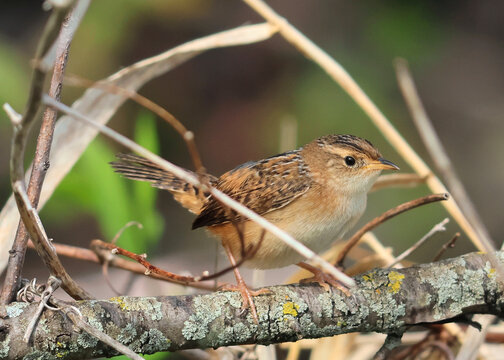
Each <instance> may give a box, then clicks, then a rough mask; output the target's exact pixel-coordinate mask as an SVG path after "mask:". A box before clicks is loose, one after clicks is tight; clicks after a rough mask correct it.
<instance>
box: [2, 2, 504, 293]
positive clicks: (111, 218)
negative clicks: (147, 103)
mask: <svg viewBox="0 0 504 360" xmlns="http://www.w3.org/2000/svg"><path fill="white" fill-rule="evenodd" d="M269 4H270V5H272V6H273V7H274V8H275V9H276V10H277V11H278V12H279V13H280V14H282V15H283V16H285V17H286V18H287V19H288V20H289V21H290V22H291V23H292V24H294V25H295V26H296V27H298V28H299V29H300V30H301V31H302V32H304V33H305V34H306V35H307V36H308V37H309V38H311V39H312V40H313V41H314V42H315V43H317V44H318V45H320V46H321V47H322V48H323V49H325V50H326V51H327V52H328V53H329V54H330V55H332V56H333V57H334V58H335V59H336V60H338V61H339V62H340V63H341V64H342V65H343V66H344V67H345V68H346V69H347V70H348V71H349V72H350V74H351V75H352V76H353V77H354V78H355V79H356V80H357V82H358V83H359V84H360V85H361V86H362V87H363V89H364V90H365V91H366V92H367V94H368V95H369V96H370V97H371V99H373V101H374V102H375V103H376V104H377V105H378V107H379V108H380V109H381V110H382V111H383V112H384V113H385V115H386V116H388V118H389V119H390V120H391V121H392V123H393V124H394V125H395V126H396V127H397V128H398V129H399V130H400V131H401V133H402V134H403V136H404V137H405V138H406V139H407V140H408V141H409V142H410V143H411V144H412V145H413V146H414V148H415V149H416V150H417V151H418V152H419V153H420V154H421V155H422V156H423V157H424V159H425V160H426V161H427V162H428V163H431V161H430V159H429V158H428V156H427V154H426V151H425V150H424V148H423V146H422V144H421V142H420V140H419V137H418V135H417V133H416V130H415V128H414V126H413V123H412V121H411V119H410V116H409V114H408V112H407V110H406V107H405V105H404V101H403V99H402V97H401V95H400V93H399V90H398V87H397V84H396V79H395V74H394V70H393V60H394V59H395V58H396V57H404V58H406V59H407V60H408V61H409V62H410V66H411V70H412V72H413V75H414V77H415V80H416V82H417V86H418V89H419V92H420V95H421V97H422V100H423V101H424V104H425V106H426V108H427V111H428V113H429V115H430V117H431V119H432V120H433V122H434V126H435V127H436V129H437V131H438V132H439V136H440V137H441V139H442V140H443V143H444V145H445V147H446V149H447V151H448V154H449V155H450V156H451V159H452V160H453V162H454V164H455V167H456V169H457V171H458V174H459V175H460V177H461V178H462V180H463V182H464V184H465V186H466V187H467V190H468V192H469V194H470V195H471V197H472V199H473V200H474V203H475V205H476V207H477V209H478V210H479V212H480V215H481V217H482V218H483V220H484V222H485V224H486V225H487V226H488V228H489V230H490V233H491V235H492V236H493V238H494V239H495V240H496V241H497V242H498V244H497V245H499V246H500V242H501V241H502V238H503V234H504V223H503V222H502V212H503V210H504V207H503V204H504V201H503V200H504V196H503V192H502V191H501V188H502V184H503V183H504V161H503V160H502V156H503V155H504V142H503V141H502V139H503V135H504V121H503V120H504V118H503V114H504V96H503V94H504V47H503V44H504V21H503V14H504V2H501V1H486V2H482V1H478V0H466V1H408V2H404V1H398V0H397V1H382V2H375V1H359V2H355V1H340V0H336V1H306V0H304V1H302V0H271V1H269ZM1 9H2V11H0V103H2V104H3V103H4V102H8V103H10V104H11V105H12V106H13V107H14V108H15V109H16V110H18V111H19V112H22V110H23V107H24V104H25V101H26V98H27V89H28V84H29V81H30V73H31V71H30V59H31V58H32V56H33V54H34V51H35V46H36V43H37V40H38V39H39V36H40V32H41V29H42V28H43V26H44V24H45V20H46V19H47V13H45V12H44V11H43V10H42V9H41V2H39V1H26V0H25V1H20V0H18V1H3V2H2V5H1ZM256 22H262V19H261V18H259V17H258V16H257V15H256V14H255V13H254V12H253V11H252V10H251V9H250V8H249V7H248V6H246V5H245V4H244V3H242V2H241V1H225V0H212V1H211V0H172V1H164V0H150V1H147V2H139V1H132V0H123V1H120V2H118V1H116V0H100V1H94V2H92V4H91V6H90V8H89V10H88V13H87V15H86V16H85V18H84V20H83V22H82V25H81V26H80V28H79V30H78V32H77V35H76V37H75V39H74V41H73V43H72V48H71V51H70V58H69V63H68V67H67V73H73V74H78V75H81V76H83V77H86V78H89V79H93V80H98V79H101V78H104V77H106V76H108V75H110V74H111V73H114V72H116V71H118V70H119V69H120V68H121V67H125V66H128V65H130V64H132V63H134V62H136V61H139V60H141V59H144V58H146V57H150V56H153V55H156V54H158V53H160V52H163V51H165V50H168V49H170V48H172V47H174V46H176V45H179V44H181V43H184V42H186V41H190V40H193V39H195V38H198V37H202V36H205V35H209V34H212V33H216V32H219V31H222V30H226V29H230V28H233V27H236V26H239V25H243V24H248V23H256ZM140 93H141V94H142V95H145V96H147V97H148V98H150V99H151V100H153V101H155V102H157V103H159V104H160V105H162V106H164V107H165V108H166V109H167V110H168V111H170V112H172V113H173V114H174V115H175V116H176V117H178V119H180V120H181V121H182V122H183V123H184V124H185V126H186V127H188V128H189V129H191V130H192V131H193V132H194V133H195V136H196V142H197V144H198V146H199V149H200V151H201V153H202V154H203V161H204V164H205V166H206V168H207V169H208V171H209V172H210V173H212V174H214V175H220V174H222V173H223V172H225V171H227V170H229V169H231V168H233V167H235V166H237V165H238V164H240V163H243V162H245V161H248V160H256V159H261V158H264V157H267V156H270V155H273V154H275V153H278V152H280V151H284V150H287V149H285V148H282V145H281V143H280V139H281V134H282V128H284V127H285V126H284V125H285V124H293V123H294V124H296V127H297V139H296V143H297V144H296V146H300V145H303V144H304V143H306V142H309V141H311V140H312V139H314V138H316V137H318V136H321V135H324V134H330V133H350V134H355V135H358V136H361V137H365V138H367V139H369V140H370V141H372V142H373V143H374V144H375V145H377V147H378V148H379V149H380V150H381V152H382V154H383V155H384V157H386V158H387V159H390V160H392V161H394V162H396V163H397V164H398V165H400V166H401V170H402V171H403V172H408V171H410V169H409V168H408V166H406V165H405V163H404V162H403V161H402V160H401V159H400V158H399V156H398V155H397V154H396V153H395V151H394V150H393V149H392V148H391V147H390V146H389V145H388V144H387V142H386V141H385V140H384V138H383V137H382V135H381V134H380V133H379V132H378V131H377V129H376V128H375V127H374V126H373V125H372V123H371V122H370V120H369V119H368V118H367V117H366V115H365V114H364V113H363V111H362V110H361V109H360V108H359V107H358V106H357V105H355V103H354V102H353V101H352V100H351V99H350V98H349V96H347V95H346V93H344V92H343V91H342V90H341V89H340V88H339V86H338V85H336V84H335V83H334V82H333V81H332V80H331V79H330V78H329V77H328V76H327V75H326V74H325V73H323V72H322V71H321V69H320V68H318V67H317V66H316V65H314V64H313V63H312V62H311V61H309V60H307V59H306V58H305V57H304V56H303V55H301V54H300V53H299V52H298V51H297V50H296V49H294V48H293V47H292V46H291V45H290V44H288V43H286V42H285V41H284V40H283V38H281V37H280V36H278V35H276V36H275V37H274V38H272V39H271V40H268V41H265V42H262V43H259V44H253V45H248V46H242V47H233V48H225V49H219V50H213V51H210V52H207V53H205V54H203V55H200V56H198V57H196V58H195V59H193V60H191V61H189V62H187V63H185V64H183V65H181V66H180V67H177V68H175V69H174V70H172V71H170V72H168V73H167V74H166V75H164V76H162V77H160V78H158V79H155V80H154V81H152V82H150V83H148V84H147V85H146V86H145V87H144V88H142V89H141V90H140ZM81 94H82V89H76V88H70V87H64V89H63V101H64V102H65V103H67V104H71V103H72V102H73V101H74V100H76V99H77V98H78V97H79V96H80V95H81ZM282 124H284V125H282ZM110 126H111V127H112V128H114V129H116V130H118V131H120V132H121V133H123V134H125V135H127V136H128V137H131V138H134V139H136V140H137V141H138V142H139V143H140V144H142V145H144V146H146V147H147V148H150V149H151V150H153V151H156V152H158V153H159V154H161V155H162V156H163V157H164V158H166V159H168V160H169V161H172V162H174V163H175V164H178V165H181V166H184V167H187V168H190V169H191V168H192V167H191V162H190V159H189V156H188V154H187V151H186V148H185V146H184V144H183V142H182V141H181V139H180V138H179V136H178V135H177V134H176V133H175V131H174V130H173V129H171V128H170V127H169V126H168V125H167V124H165V123H164V122H163V121H162V120H161V119H158V118H156V117H155V116H153V115H151V114H149V113H148V112H147V111H146V110H144V109H142V108H140V107H139V106H138V105H136V104H133V103H131V102H130V103H126V104H125V105H124V106H123V107H122V108H121V109H120V110H119V112H118V113H117V114H116V115H115V116H114V117H113V119H112V121H111V122H110ZM33 132H34V133H35V132H36V131H35V129H34V131H33ZM10 137H11V125H10V122H9V121H8V119H7V117H6V116H5V114H4V113H3V112H0V203H2V204H3V203H4V202H5V201H6V200H7V198H8V196H9V195H10V192H11V191H10V185H9V178H8V176H9V170H8V157H9V151H10V150H9V146H10ZM34 139H35V138H34ZM33 144H34V141H33V142H32V144H31V148H30V150H29V151H28V152H27V163H29V162H30V161H31V157H32V154H33V148H34V146H33ZM120 151H125V150H124V149H122V148H120V147H119V146H117V145H116V144H113V143H111V142H110V141H108V140H106V139H104V138H102V137H98V138H97V140H95V141H94V142H93V143H92V145H91V146H90V148H89V149H88V150H87V151H86V153H85V154H84V156H83V157H82V158H81V160H80V161H79V162H78V163H77V165H76V166H75V167H74V169H73V171H72V172H71V173H70V174H69V175H68V176H67V178H66V179H65V180H64V182H63V183H62V184H61V186H60V187H59V188H58V190H57V191H56V192H55V194H54V196H53V197H52V199H51V200H50V201H49V202H48V203H47V205H46V206H45V208H44V209H43V210H42V212H41V217H42V220H43V221H44V224H45V227H46V229H47V231H48V233H49V236H50V237H52V238H54V239H55V241H57V242H62V243H67V244H72V245H79V246H84V247H87V246H88V244H89V241H90V240H91V239H94V238H100V239H103V240H107V241H110V240H111V239H112V237H113V236H114V234H115V233H116V232H117V231H118V230H119V229H120V228H121V227H122V226H123V225H124V224H126V223H127V222H128V221H131V220H136V221H139V222H141V223H142V224H143V225H144V228H143V230H139V229H137V228H131V229H128V230H126V231H125V232H124V234H123V235H122V237H121V239H120V240H119V244H120V245H121V246H123V247H125V248H127V249H129V250H132V251H136V252H140V253H141V252H147V253H148V254H149V256H150V258H151V259H152V258H153V257H154V254H156V255H155V256H157V257H159V258H156V259H161V260H158V261H156V260H154V262H155V263H156V264H157V265H160V266H163V267H164V268H165V269H167V270H169V271H173V272H179V273H180V272H184V271H192V272H193V273H200V272H201V271H203V270H210V271H212V270H213V269H214V266H215V265H214V264H215V257H216V256H217V255H219V254H220V253H221V251H220V249H219V248H218V247H217V246H216V242H215V241H214V240H212V239H209V237H208V236H207V235H206V234H205V232H204V231H202V230H198V231H190V228H191V222H192V220H193V216H192V215H191V214H189V213H188V212H187V211H186V210H184V209H182V208H181V207H180V206H179V205H178V204H177V203H175V202H174V201H173V200H172V199H171V196H170V194H168V193H164V192H163V191H158V190H155V189H152V188H150V186H149V185H147V184H141V183H134V182H132V181H129V180H125V179H122V178H120V177H119V176H118V175H116V174H114V173H113V171H112V170H111V169H110V167H109V166H108V162H109V161H113V160H114V153H116V152H120ZM427 193H428V189H427V188H426V187H425V186H420V187H417V188H414V189H388V190H383V191H380V192H378V193H373V194H371V195H370V197H369V205H368V209H367V211H366V214H365V215H364V216H363V219H362V220H361V222H360V223H361V224H363V223H365V222H366V221H367V220H369V219H371V218H373V217H375V216H377V215H379V214H380V213H381V212H383V211H385V210H387V209H389V208H390V207H393V206H395V205H397V204H399V203H401V202H404V201H407V200H411V199H413V198H415V197H419V196H422V195H425V194H427ZM446 216H447V215H446V213H445V211H444V209H443V208H442V207H441V205H439V204H434V205H428V206H427V207H424V208H420V209H416V210H414V211H411V212H409V213H406V214H403V215H400V216H399V217H397V218H395V219H393V220H391V221H388V222H387V223H386V224H384V225H382V226H381V227H380V228H379V229H378V230H377V231H376V234H377V236H378V237H379V238H380V239H381V240H382V242H383V243H384V244H385V245H387V246H392V247H394V249H395V253H396V254H398V253H399V252H401V251H403V250H404V249H406V248H408V247H409V246H410V245H411V244H413V242H415V241H416V240H417V239H419V238H420V237H422V236H423V235H424V234H425V233H426V232H428V231H429V230H430V229H431V228H432V226H433V225H434V224H436V223H438V222H440V221H441V220H442V219H443V218H444V217H446ZM456 231H459V228H458V226H457V225H456V224H455V223H454V222H451V223H450V224H449V225H448V231H446V232H444V233H441V234H437V235H435V236H434V237H433V239H431V241H430V242H429V243H428V244H427V245H426V246H424V247H422V248H420V249H419V250H418V251H417V252H416V253H415V254H414V255H413V256H412V258H411V259H412V260H414V261H419V262H429V261H430V260H431V259H432V256H433V255H432V254H434V253H437V251H438V249H439V248H440V247H441V245H442V244H444V243H445V242H446V241H448V240H449V239H450V238H451V237H452V236H453V234H454V233H455V232H456ZM473 249H474V248H473V246H472V245H471V243H470V242H469V240H468V239H467V237H466V236H465V235H463V236H462V238H461V240H460V241H459V242H458V243H457V246H456V248H455V249H454V250H450V252H449V253H448V254H447V256H451V255H457V254H460V253H464V252H468V251H472V250H473ZM219 256H220V255H219ZM64 261H65V264H67V265H68V267H69V271H70V273H71V274H75V275H78V276H80V277H81V278H80V279H81V281H89V287H90V289H91V290H92V292H93V293H95V294H100V296H112V295H113V292H112V291H111V290H110V289H109V288H108V287H107V286H106V285H104V282H100V284H103V288H102V287H101V286H102V285H100V287H97V285H96V284H97V283H96V281H93V280H94V279H96V276H101V275H100V269H99V267H98V266H96V265H95V264H87V263H81V262H77V261H73V260H71V261H68V260H64ZM219 266H221V267H222V266H226V262H225V261H224V260H222V258H220V260H219ZM42 269H43V266H42V265H41V262H40V261H39V260H38V258H37V257H36V256H35V255H34V253H33V252H31V251H29V254H28V257H27V266H26V271H25V275H26V277H32V276H37V277H39V278H44V276H45V275H41V272H42V271H43V270H42ZM293 271H294V269H293V268H288V269H283V270H279V271H270V272H268V274H269V275H268V279H269V282H268V283H279V282H281V281H282V279H284V278H285V277H286V276H288V274H290V273H292V272H293ZM111 276H112V277H116V276H117V278H118V279H122V280H120V281H119V280H118V284H119V285H118V286H117V287H118V288H121V286H126V285H124V284H127V283H128V284H130V285H131V282H130V281H129V280H128V279H127V277H124V274H120V273H119V272H115V271H113V272H112V273H111ZM247 276H249V277H250V276H251V274H250V273H247ZM139 280H141V281H135V284H136V283H138V282H140V283H141V285H136V286H137V287H136V288H135V286H133V288H132V289H131V290H130V292H129V293H130V294H131V293H134V294H137V295H138V294H146V293H149V294H160V285H159V284H158V285H151V286H146V285H145V283H146V282H145V281H144V280H143V279H142V278H140V277H139ZM130 287H131V286H130ZM140 288H141V289H142V290H141V291H140V290H138V289H140ZM135 289H137V290H135ZM178 289H179V290H177V291H181V292H182V291H184V290H183V289H181V288H178Z"/></svg>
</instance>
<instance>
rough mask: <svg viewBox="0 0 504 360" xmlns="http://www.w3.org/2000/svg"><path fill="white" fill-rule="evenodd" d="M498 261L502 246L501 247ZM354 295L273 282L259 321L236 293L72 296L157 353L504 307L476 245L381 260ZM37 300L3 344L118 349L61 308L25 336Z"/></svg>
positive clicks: (119, 335) (101, 352)
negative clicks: (427, 256)
mask: <svg viewBox="0 0 504 360" xmlns="http://www.w3.org/2000/svg"><path fill="white" fill-rule="evenodd" d="M497 257H498V258H499V260H500V261H501V262H503V261H504V253H503V252H499V253H497ZM354 279H355V281H356V283H357V286H356V287H355V288H353V289H351V293H352V295H351V296H348V297H347V296H345V295H344V294H342V293H341V292H339V291H336V290H333V293H332V294H331V293H328V292H325V291H324V289H323V288H321V287H320V286H318V285H315V284H310V285H287V286H276V287H272V288H270V290H271V294H267V295H262V296H259V297H256V298H255V300H254V301H255V304H256V307H257V312H258V315H259V326H257V325H256V324H255V323H254V321H253V319H252V317H251V316H250V314H249V313H248V312H247V313H243V312H242V310H241V300H240V299H241V298H240V296H239V294H236V293H230V292H216V293H213V294H208V295H191V296H159V297H144V298H133V297H115V298H111V299H109V300H102V301H79V302H75V303H73V306H75V307H76V308H77V309H78V310H79V311H80V313H81V314H82V315H83V316H84V318H85V319H86V320H87V322H88V323H89V324H90V325H92V326H93V327H95V328H98V329H99V330H100V331H103V332H104V333H106V334H107V335H109V336H111V337H112V338H114V339H116V340H118V341H120V342H121V343H123V344H125V345H127V346H128V347H129V348H130V349H132V350H133V351H135V352H142V353H146V354H147V353H154V352H158V351H175V350H179V349H191V348H207V347H219V346H228V345H235V344H251V343H255V344H271V343H278V342H287V341H296V340H300V339H303V338H320V337H325V336H333V335H338V334H343V333H351V332H371V331H375V332H384V333H401V332H403V331H404V330H407V329H408V328H409V327H410V326H412V325H418V324H420V325H424V324H428V323H439V322H453V321H456V320H457V319H459V320H463V319H464V317H465V316H467V315H470V314H474V313H486V314H498V315H499V314H500V315H502V313H503V309H504V302H503V301H502V300H501V299H502V295H503V293H504V285H503V284H499V283H498V282H497V281H496V276H495V269H492V268H491V267H490V262H489V260H488V256H487V255H484V254H479V253H471V254H468V255H464V256H461V257H458V258H454V259H449V260H444V261H442V262H438V263H431V264H425V265H418V266H414V267H410V268H407V269H378V270H372V271H370V272H368V273H365V274H362V275H359V276H356V277H355V278H354ZM35 310H36V304H33V305H28V304H22V303H13V304H11V305H9V307H8V311H9V314H10V318H9V319H5V320H4V321H3V324H2V325H3V329H2V327H0V339H3V341H1V342H0V354H5V355H6V357H7V358H9V359H14V358H22V357H23V356H25V355H26V354H28V353H30V354H32V355H33V354H37V355H40V356H41V357H44V356H45V357H48V358H55V357H58V358H61V359H76V358H93V357H100V356H111V355H115V352H114V350H112V349H111V348H109V347H107V346H106V345H104V344H102V343H100V342H98V340H96V339H95V338H93V337H92V336H91V335H89V334H87V333H85V332H81V333H79V332H76V330H75V329H74V328H73V327H72V322H71V321H70V320H69V319H68V318H66V317H65V316H64V315H63V314H62V313H61V312H57V311H56V312H55V311H46V312H44V314H43V315H42V317H41V319H40V321H39V325H38V328H37V329H35V332H34V334H33V340H34V341H33V345H32V346H31V347H29V346H27V345H26V344H24V343H23V342H22V336H19V334H22V333H23V331H25V327H26V324H27V323H28V321H27V319H29V318H30V316H32V314H33V313H34V312H35Z"/></svg>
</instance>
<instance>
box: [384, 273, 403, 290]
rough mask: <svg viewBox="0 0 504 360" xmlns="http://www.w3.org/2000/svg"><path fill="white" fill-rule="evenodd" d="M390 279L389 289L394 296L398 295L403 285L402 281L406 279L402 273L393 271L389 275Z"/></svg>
mask: <svg viewBox="0 0 504 360" xmlns="http://www.w3.org/2000/svg"><path fill="white" fill-rule="evenodd" d="M388 278H389V281H390V282H389V284H388V287H389V288H390V289H389V291H390V292H391V293H392V294H397V292H398V291H399V289H400V288H401V284H402V281H403V279H404V275H403V274H401V273H398V272H396V271H391V272H389V274H388Z"/></svg>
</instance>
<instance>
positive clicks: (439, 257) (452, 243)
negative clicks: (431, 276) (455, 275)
mask: <svg viewBox="0 0 504 360" xmlns="http://www.w3.org/2000/svg"><path fill="white" fill-rule="evenodd" d="M459 237H460V233H459V232H458V233H455V235H454V236H453V237H452V238H451V240H450V241H448V242H447V243H446V244H444V245H443V247H442V248H441V250H439V252H438V253H437V255H436V256H434V259H432V262H436V261H438V260H439V259H441V256H442V255H443V254H444V252H445V251H446V250H448V248H452V247H455V242H456V241H457V240H458V239H459Z"/></svg>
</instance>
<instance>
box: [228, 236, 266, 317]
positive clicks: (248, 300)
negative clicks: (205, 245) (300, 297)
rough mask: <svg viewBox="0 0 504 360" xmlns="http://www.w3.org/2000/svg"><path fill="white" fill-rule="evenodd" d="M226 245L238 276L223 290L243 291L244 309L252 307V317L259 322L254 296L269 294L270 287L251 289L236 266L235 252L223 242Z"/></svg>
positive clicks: (230, 260)
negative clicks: (234, 282)
mask: <svg viewBox="0 0 504 360" xmlns="http://www.w3.org/2000/svg"><path fill="white" fill-rule="evenodd" d="M222 245H223V246H224V250H226V255H227V256H228V258H229V262H230V263H231V265H232V266H233V272H234V276H235V278H236V285H231V284H228V285H224V286H223V287H222V288H221V290H224V291H239V292H240V293H241V296H242V298H243V306H242V309H246V308H250V312H251V313H252V317H253V318H254V321H255V323H256V324H259V317H258V316H257V310H256V307H255V305H254V300H253V299H252V297H253V296H257V295H262V294H267V293H269V292H270V291H269V290H268V289H261V290H257V291H254V290H252V289H249V287H248V286H247V284H246V283H245V281H244V280H243V278H242V276H241V274H240V270H239V269H238V267H237V266H236V259H235V258H234V256H233V253H232V252H231V249H230V248H229V246H228V245H226V244H225V243H223V244H222Z"/></svg>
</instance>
